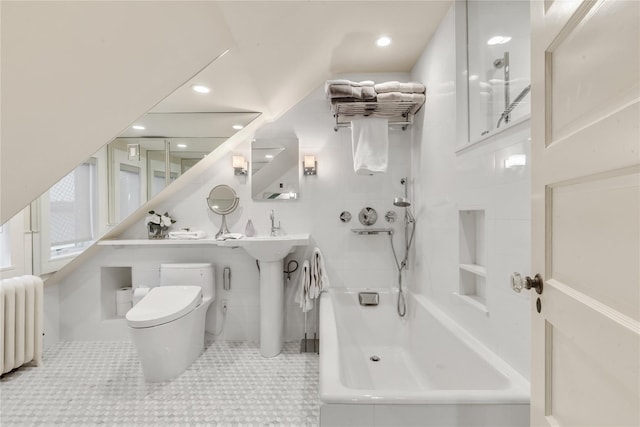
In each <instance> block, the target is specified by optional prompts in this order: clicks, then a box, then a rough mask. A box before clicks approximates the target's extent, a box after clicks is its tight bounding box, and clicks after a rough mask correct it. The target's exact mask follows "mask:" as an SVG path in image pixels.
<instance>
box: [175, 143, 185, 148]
mask: <svg viewBox="0 0 640 427" xmlns="http://www.w3.org/2000/svg"><path fill="white" fill-rule="evenodd" d="M176 147H178V148H187V144H177V145H176Z"/></svg>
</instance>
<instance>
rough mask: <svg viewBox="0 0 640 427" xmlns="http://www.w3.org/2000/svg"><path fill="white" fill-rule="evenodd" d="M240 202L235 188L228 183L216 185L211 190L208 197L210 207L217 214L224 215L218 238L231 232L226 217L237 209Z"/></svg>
mask: <svg viewBox="0 0 640 427" xmlns="http://www.w3.org/2000/svg"><path fill="white" fill-rule="evenodd" d="M239 202H240V198H239V197H238V195H237V194H236V192H235V190H234V189H233V188H231V187H229V186H228V185H216V186H215V187H213V189H212V190H211V191H210V192H209V197H207V205H208V206H209V209H211V211H213V213H215V214H218V215H222V223H221V224H220V230H219V231H218V232H217V233H216V239H218V238H220V236H222V235H223V234H228V233H229V228H228V227H227V219H226V217H227V215H228V214H230V213H232V212H233V211H235V210H236V208H237V207H238V203H239Z"/></svg>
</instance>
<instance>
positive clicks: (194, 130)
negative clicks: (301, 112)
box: [31, 70, 260, 275]
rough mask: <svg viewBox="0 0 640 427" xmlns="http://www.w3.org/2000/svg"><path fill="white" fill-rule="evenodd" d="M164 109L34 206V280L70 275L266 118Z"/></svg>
mask: <svg viewBox="0 0 640 427" xmlns="http://www.w3.org/2000/svg"><path fill="white" fill-rule="evenodd" d="M204 73H206V70H205V71H204ZM194 78H198V77H197V76H196V77H194ZM181 90H182V91H183V95H184V96H183V97H182V98H181V99H187V98H189V96H190V92H192V90H191V88H190V86H189V85H188V84H187V85H185V86H183V87H181V88H178V89H177V90H176V93H177V92H179V91H181ZM185 91H186V94H184V92H185ZM167 99H169V98H167ZM189 99H190V98H189ZM165 101H166V100H165ZM165 101H163V102H161V103H160V104H158V105H157V106H156V107H155V108H154V112H150V113H147V114H145V115H144V116H142V117H140V118H139V119H138V120H136V122H135V123H134V125H133V126H131V127H130V128H128V129H127V130H125V131H124V132H122V134H120V135H119V136H118V137H116V138H115V139H114V140H113V141H111V142H109V143H108V144H106V145H105V146H104V147H102V148H101V149H100V150H99V151H98V152H96V153H95V154H94V155H92V156H91V157H90V158H89V160H87V161H85V162H83V163H82V164H81V165H79V166H78V167H77V168H76V169H74V170H73V171H71V172H70V173H69V174H68V175H67V176H65V177H64V178H63V179H62V180H60V181H59V182H58V183H56V184H55V185H54V186H53V187H51V189H50V190H49V191H47V192H45V193H44V194H43V195H42V196H41V197H40V198H39V199H36V200H35V201H34V202H33V203H32V204H31V219H32V230H33V231H34V232H33V233H32V248H33V249H32V254H31V256H32V259H33V262H32V264H33V274H38V275H42V274H48V273H53V272H55V271H57V270H59V269H61V268H62V267H64V265H66V264H67V263H68V262H70V261H71V260H72V259H73V258H75V257H76V256H77V255H79V254H80V253H82V252H83V251H84V250H85V249H86V248H88V247H89V246H91V245H92V244H93V243H94V242H95V241H96V240H98V239H100V238H101V237H102V236H103V235H104V234H105V233H106V232H107V231H109V230H110V229H111V228H112V227H114V226H116V225H117V224H119V223H120V221H122V220H124V219H125V218H126V217H128V216H129V215H130V214H131V213H133V212H134V211H135V210H137V209H138V208H139V207H140V206H142V205H143V204H145V203H146V202H147V201H148V200H150V199H151V198H153V197H154V196H155V195H157V194H158V193H159V192H160V191H162V190H163V189H164V188H165V187H167V186H169V185H170V184H171V183H172V182H173V181H175V180H176V179H177V178H179V177H180V176H181V175H182V174H183V173H185V172H186V171H188V170H189V169H190V168H191V167H193V165H195V164H196V163H197V162H199V161H200V160H202V159H203V158H204V157H205V156H206V155H208V154H209V153H211V152H212V151H213V150H215V149H216V148H218V147H219V146H220V145H221V144H222V143H223V142H224V141H226V140H227V139H228V138H229V137H231V136H233V134H235V133H236V132H237V131H238V130H240V129H242V128H243V127H244V126H246V125H248V124H249V123H251V121H253V120H254V119H255V118H256V117H258V116H259V115H260V113H257V112H251V111H239V110H238V108H237V107H235V108H229V110H230V111H224V110H223V109H222V108H221V107H220V106H217V107H216V108H211V109H213V110H215V112H209V111H207V112H188V111H187V112H185V111H184V110H185V109H187V108H194V109H195V108H201V109H203V110H206V109H208V107H207V106H205V105H200V104H189V103H187V102H186V101H185V103H184V105H183V104H180V105H178V103H176V102H174V103H171V102H169V103H166V102H165ZM190 102H191V101H190ZM172 108H175V110H173V111H179V112H166V111H171V109H172ZM159 111H161V112H159Z"/></svg>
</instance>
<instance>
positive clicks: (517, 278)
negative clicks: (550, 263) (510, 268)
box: [511, 273, 544, 294]
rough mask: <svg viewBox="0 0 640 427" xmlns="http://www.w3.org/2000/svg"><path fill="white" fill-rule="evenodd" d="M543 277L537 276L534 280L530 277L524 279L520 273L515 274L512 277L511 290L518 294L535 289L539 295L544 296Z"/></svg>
mask: <svg viewBox="0 0 640 427" xmlns="http://www.w3.org/2000/svg"><path fill="white" fill-rule="evenodd" d="M543 281H544V280H542V276H540V275H539V274H536V275H535V276H534V277H533V279H532V278H531V277H529V276H526V277H524V278H523V277H522V276H521V275H520V273H513V274H512V275H511V289H513V290H514V291H516V292H517V293H520V292H522V289H531V288H533V289H535V290H536V292H537V293H538V294H542V282H543Z"/></svg>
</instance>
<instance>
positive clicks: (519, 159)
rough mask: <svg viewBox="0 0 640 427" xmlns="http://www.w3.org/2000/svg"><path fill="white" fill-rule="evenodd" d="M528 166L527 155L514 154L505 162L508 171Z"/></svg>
mask: <svg viewBox="0 0 640 427" xmlns="http://www.w3.org/2000/svg"><path fill="white" fill-rule="evenodd" d="M526 164H527V156H526V154H513V155H511V156H509V157H508V158H507V159H506V160H505V161H504V167H505V168H507V169H510V168H515V167H516V166H524V165H526Z"/></svg>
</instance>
